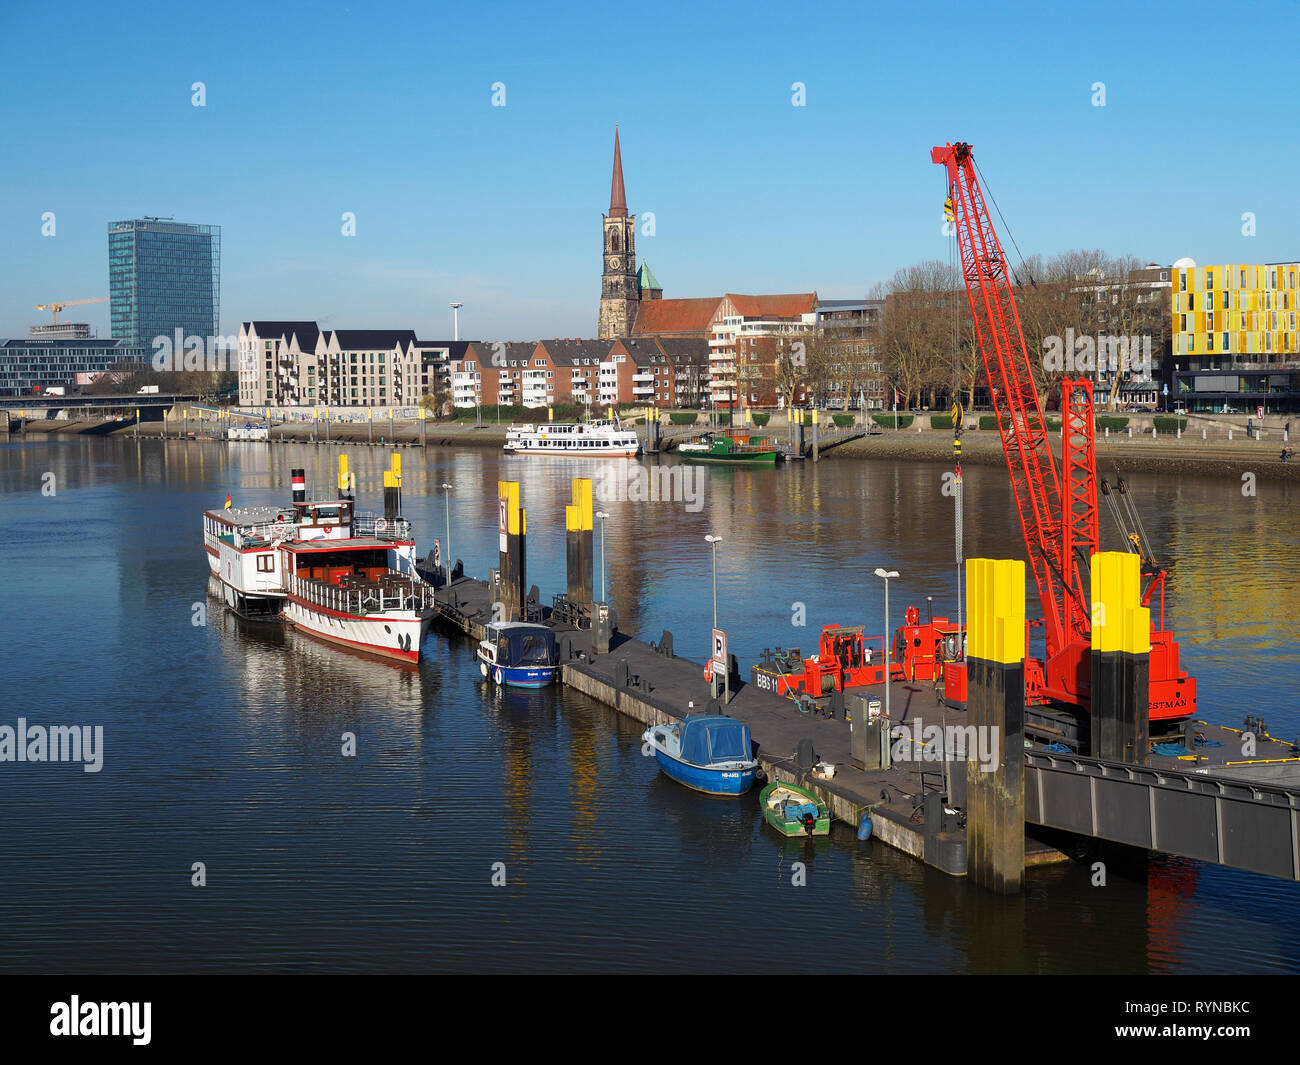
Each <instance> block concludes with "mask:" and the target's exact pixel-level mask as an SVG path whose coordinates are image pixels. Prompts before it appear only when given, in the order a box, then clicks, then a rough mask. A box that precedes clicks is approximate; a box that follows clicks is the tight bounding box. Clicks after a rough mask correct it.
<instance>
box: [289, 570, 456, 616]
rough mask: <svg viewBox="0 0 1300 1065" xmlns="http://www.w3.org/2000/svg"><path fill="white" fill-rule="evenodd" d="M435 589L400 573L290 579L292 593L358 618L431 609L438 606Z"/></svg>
mask: <svg viewBox="0 0 1300 1065" xmlns="http://www.w3.org/2000/svg"><path fill="white" fill-rule="evenodd" d="M433 591H434V589H433V585H431V584H425V583H424V582H423V581H421V580H418V579H417V580H409V579H407V578H405V577H402V576H399V575H397V574H394V575H393V576H392V577H389V578H384V579H382V580H378V581H366V580H356V581H348V582H347V583H341V584H334V583H332V582H331V581H323V580H317V579H316V578H314V577H298V576H291V577H290V578H289V593H290V594H291V595H295V596H297V597H298V598H299V599H303V600H305V601H306V602H308V603H311V604H313V605H315V606H318V607H322V608H324V609H325V610H333V611H336V612H338V613H340V614H351V615H353V616H354V617H365V616H366V615H367V614H386V613H388V612H389V611H407V610H413V611H416V612H419V611H422V610H429V609H432V608H433V606H434V596H433Z"/></svg>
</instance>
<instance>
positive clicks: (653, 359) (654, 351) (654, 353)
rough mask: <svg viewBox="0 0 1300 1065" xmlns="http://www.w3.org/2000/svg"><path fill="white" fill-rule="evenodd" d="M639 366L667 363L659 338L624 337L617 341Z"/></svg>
mask: <svg viewBox="0 0 1300 1065" xmlns="http://www.w3.org/2000/svg"><path fill="white" fill-rule="evenodd" d="M616 343H618V344H619V345H621V346H622V348H623V350H624V351H626V352H627V353H628V356H629V357H630V358H631V359H632V361H633V362H634V363H635V364H636V365H637V366H649V365H650V364H651V363H655V364H658V363H663V362H667V359H666V358H665V355H664V351H663V349H662V348H660V347H659V344H658V338H657V337H623V338H622V339H621V340H619V341H616Z"/></svg>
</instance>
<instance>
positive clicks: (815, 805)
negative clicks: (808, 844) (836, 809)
mask: <svg viewBox="0 0 1300 1065" xmlns="http://www.w3.org/2000/svg"><path fill="white" fill-rule="evenodd" d="M758 802H759V805H760V806H762V807H763V817H764V818H765V819H766V820H767V823H768V824H769V825H771V826H772V827H773V828H775V829H776V830H777V831H778V832H780V833H781V835H783V836H786V837H787V838H794V837H798V836H826V835H829V834H830V831H831V812H830V810H828V809H827V808H826V804H825V803H824V802H822V801H821V799H819V798H817V796H816V795H814V794H813V793H812V792H811V791H809V790H808V789H807V788H801V787H800V786H799V785H798V784H783V783H779V782H773V783H771V784H769V785H768V786H767V787H765V788H764V789H763V791H762V792H761V794H760V795H759V797H758Z"/></svg>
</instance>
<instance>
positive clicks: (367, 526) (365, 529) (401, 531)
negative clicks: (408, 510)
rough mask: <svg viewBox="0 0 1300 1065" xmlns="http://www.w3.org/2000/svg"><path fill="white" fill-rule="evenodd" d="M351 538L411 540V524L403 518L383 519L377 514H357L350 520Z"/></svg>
mask: <svg viewBox="0 0 1300 1065" xmlns="http://www.w3.org/2000/svg"><path fill="white" fill-rule="evenodd" d="M352 535H353V536H375V537H378V538H379V539H380V540H409V539H411V523H410V522H409V521H407V520H406V519H405V518H385V517H383V516H381V515H379V514H358V515H356V516H355V517H353V519H352Z"/></svg>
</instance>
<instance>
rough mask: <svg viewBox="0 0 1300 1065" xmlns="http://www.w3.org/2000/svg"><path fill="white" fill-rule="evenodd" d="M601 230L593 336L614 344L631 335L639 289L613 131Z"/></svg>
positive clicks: (632, 222) (620, 153) (633, 225)
mask: <svg viewBox="0 0 1300 1065" xmlns="http://www.w3.org/2000/svg"><path fill="white" fill-rule="evenodd" d="M601 223H602V225H603V227H604V230H605V268H604V270H603V271H602V273H601V283H600V318H599V320H598V322H597V335H598V336H599V337H600V338H601V339H602V340H617V339H618V338H620V337H626V336H631V335H632V327H633V326H634V325H635V324H636V315H637V310H638V309H639V304H640V300H641V288H640V285H639V284H638V283H637V271H636V220H635V219H634V218H633V217H632V216H631V215H630V214H628V213H627V194H626V192H625V191H624V189H623V150H622V148H621V147H620V146H619V143H618V127H617V126H615V127H614V174H613V178H612V179H611V181H610V185H609V212H608V213H607V214H606V215H605V216H604V217H603V218H602V219H601Z"/></svg>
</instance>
